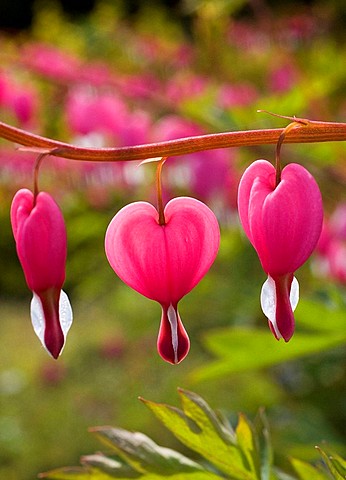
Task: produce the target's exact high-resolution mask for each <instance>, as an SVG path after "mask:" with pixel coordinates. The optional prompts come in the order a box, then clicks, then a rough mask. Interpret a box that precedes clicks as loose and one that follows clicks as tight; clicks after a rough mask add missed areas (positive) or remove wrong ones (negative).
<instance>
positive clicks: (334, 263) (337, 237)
mask: <svg viewBox="0 0 346 480" xmlns="http://www.w3.org/2000/svg"><path fill="white" fill-rule="evenodd" d="M316 253H317V256H316V259H315V262H314V267H315V270H316V272H317V273H318V274H319V275H322V276H325V277H329V278H331V279H334V280H336V281H337V282H340V283H342V284H345V283H346V204H345V203H341V204H339V205H338V206H337V207H336V209H335V210H334V212H333V213H332V215H331V216H330V218H328V219H325V220H324V223H323V228H322V233H321V237H320V240H319V242H318V245H317V249H316Z"/></svg>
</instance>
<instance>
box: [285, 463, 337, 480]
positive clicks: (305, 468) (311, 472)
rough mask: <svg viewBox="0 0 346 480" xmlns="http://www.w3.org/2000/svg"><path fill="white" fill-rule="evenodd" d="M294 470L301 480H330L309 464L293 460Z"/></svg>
mask: <svg viewBox="0 0 346 480" xmlns="http://www.w3.org/2000/svg"><path fill="white" fill-rule="evenodd" d="M291 463H292V465H293V468H294V469H295V471H296V472H297V474H298V475H299V479H300V480H312V479H313V480H328V479H329V477H328V476H327V475H326V474H325V473H323V472H322V471H321V470H320V469H318V468H316V467H314V466H312V465H310V464H309V463H307V462H303V461H302V460H298V459H297V458H293V459H292V460H291Z"/></svg>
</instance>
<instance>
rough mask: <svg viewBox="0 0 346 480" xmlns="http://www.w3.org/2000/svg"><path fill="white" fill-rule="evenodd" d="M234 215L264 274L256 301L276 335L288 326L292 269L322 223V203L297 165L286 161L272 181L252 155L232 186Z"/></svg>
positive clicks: (267, 167) (293, 302) (293, 296)
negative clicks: (235, 191) (234, 190)
mask: <svg viewBox="0 0 346 480" xmlns="http://www.w3.org/2000/svg"><path fill="white" fill-rule="evenodd" d="M238 209H239V216H240V220H241V223H242V225H243V228H244V230H245V233H246V235H247V236H248V238H249V240H250V242H251V243H252V245H253V246H254V248H255V249H256V251H257V254H258V256H259V259H260V261H261V264H262V267H263V270H264V271H265V272H266V273H267V274H268V280H267V281H266V282H265V284H264V285H263V288H262V292H261V305H262V309H263V312H264V314H265V315H266V316H267V317H268V319H269V326H270V328H271V330H272V332H273V333H274V335H275V337H276V338H277V339H280V338H284V340H285V341H286V342H287V341H288V340H289V339H290V338H291V337H292V335H293V332H294V316H293V311H294V309H295V307H296V306H297V303H298V297H299V293H298V282H297V280H296V279H295V278H294V276H293V274H294V272H295V271H296V270H297V269H298V268H299V267H300V266H301V265H302V264H303V263H304V262H305V261H306V260H307V259H308V257H309V256H310V255H311V253H312V252H313V250H314V248H315V247H316V244H317V242H318V239H319V236H320V234H321V229H322V220H323V208H322V198H321V193H320V190H319V188H318V185H317V183H316V181H315V180H314V178H313V177H312V176H311V175H310V173H309V172H308V171H307V170H306V169H305V168H303V167H302V166H301V165H297V164H294V163H291V164H289V165H287V166H286V167H285V168H284V169H283V170H282V173H281V181H280V182H279V184H278V185H276V170H275V168H274V167H273V165H271V164H270V163H269V162H267V161H266V160H257V161H256V162H254V163H253V164H252V165H250V166H249V167H248V168H247V169H246V170H245V172H244V174H243V176H242V179H241V181H240V184H239V190H238Z"/></svg>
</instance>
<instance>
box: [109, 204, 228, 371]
mask: <svg viewBox="0 0 346 480" xmlns="http://www.w3.org/2000/svg"><path fill="white" fill-rule="evenodd" d="M164 216H165V225H160V224H159V222H158V220H159V214H158V212H157V210H156V208H155V207H153V205H151V204H150V203H146V202H135V203H131V204H130V205H127V206H125V207H124V208H122V209H121V210H120V211H119V212H118V213H117V214H116V215H115V217H114V218H113V219H112V221H111V223H110V225H109V227H108V229H107V232H106V239H105V249H106V255H107V258H108V261H109V263H110V265H111V267H112V268H113V270H114V271H115V272H116V274H117V275H118V276H119V277H120V278H121V279H122V280H123V281H124V282H125V283H126V284H127V285H129V286H130V287H132V288H133V289H134V290H136V291H137V292H139V293H141V294H142V295H144V296H146V297H148V298H150V299H151V300H155V301H157V302H159V303H160V304H161V306H162V318H161V327H160V332H159V337H158V350H159V353H160V355H161V356H162V357H163V358H164V359H165V360H166V361H168V362H170V363H179V362H180V361H181V360H183V358H184V357H185V356H186V355H187V353H188V350H189V339H188V336H187V334H186V331H185V329H184V327H183V325H182V322H181V320H180V317H179V314H178V311H177V304H178V302H179V300H180V299H181V298H182V297H183V296H185V295H186V294H187V293H188V292H190V290H192V288H193V287H195V286H196V285H197V283H198V282H199V281H200V280H201V278H202V277H203V276H204V275H205V274H206V273H207V271H208V270H209V268H210V266H211V265H212V263H213V261H214V259H215V257H216V254H217V251H218V248H219V243H220V231H219V226H218V222H217V220H216V217H215V215H214V213H213V212H212V211H211V210H210V209H209V208H208V207H207V206H206V205H205V204H204V203H202V202H200V201H198V200H195V199H194V198H189V197H179V198H175V199H173V200H171V201H170V202H169V203H168V204H167V205H166V207H165V210H164Z"/></svg>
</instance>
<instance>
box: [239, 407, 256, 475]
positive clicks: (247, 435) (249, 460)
mask: <svg viewBox="0 0 346 480" xmlns="http://www.w3.org/2000/svg"><path fill="white" fill-rule="evenodd" d="M236 434H237V443H238V446H239V448H240V450H241V453H242V454H243V455H244V458H245V459H246V464H247V466H248V470H249V471H250V472H251V474H252V475H253V478H255V479H258V480H260V478H261V477H260V468H259V455H258V446H257V445H256V439H255V435H254V432H253V429H252V426H251V425H250V423H249V421H248V419H247V418H246V417H245V415H244V414H242V413H241V414H240V415H239V421H238V425H237V428H236Z"/></svg>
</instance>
